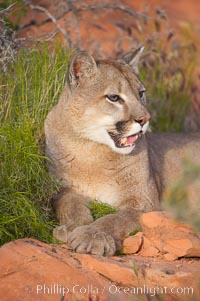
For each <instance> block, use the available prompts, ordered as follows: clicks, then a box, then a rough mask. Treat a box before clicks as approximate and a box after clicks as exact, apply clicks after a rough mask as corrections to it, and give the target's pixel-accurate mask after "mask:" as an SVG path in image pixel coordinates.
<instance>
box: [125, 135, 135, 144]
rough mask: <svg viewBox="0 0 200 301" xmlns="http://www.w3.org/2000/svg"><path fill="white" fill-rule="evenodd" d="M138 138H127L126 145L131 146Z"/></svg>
mask: <svg viewBox="0 0 200 301" xmlns="http://www.w3.org/2000/svg"><path fill="white" fill-rule="evenodd" d="M137 138H138V135H134V136H129V137H127V138H126V139H127V140H126V144H129V145H132V144H133V143H134V142H135V141H136V140H137Z"/></svg>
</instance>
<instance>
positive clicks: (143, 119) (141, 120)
mask: <svg viewBox="0 0 200 301" xmlns="http://www.w3.org/2000/svg"><path fill="white" fill-rule="evenodd" d="M150 119H151V115H150V114H147V115H146V116H144V117H143V116H142V117H140V118H137V119H135V121H136V122H138V123H139V124H140V125H144V124H145V123H146V122H147V121H149V120H150Z"/></svg>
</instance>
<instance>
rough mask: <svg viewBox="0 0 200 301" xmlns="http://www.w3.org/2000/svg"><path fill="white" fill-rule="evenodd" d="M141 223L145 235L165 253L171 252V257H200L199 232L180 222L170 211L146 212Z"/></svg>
mask: <svg viewBox="0 0 200 301" xmlns="http://www.w3.org/2000/svg"><path fill="white" fill-rule="evenodd" d="M141 224H142V229H143V233H144V237H146V238H148V239H149V240H150V242H151V243H152V244H153V246H155V247H156V248H157V249H159V250H160V251H161V252H162V253H163V254H168V253H169V254H171V258H172V257H173V258H178V257H200V235H199V233H195V231H194V229H192V227H190V226H189V225H186V224H181V223H178V222H177V221H175V220H174V219H172V218H171V217H170V216H169V214H168V213H166V212H149V213H145V214H143V215H142V217H141ZM165 257H166V255H165ZM167 257H168V259H169V258H170V256H167Z"/></svg>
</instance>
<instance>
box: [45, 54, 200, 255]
mask: <svg viewBox="0 0 200 301" xmlns="http://www.w3.org/2000/svg"><path fill="white" fill-rule="evenodd" d="M140 54H141V51H140V50H139V51H136V53H134V55H133V56H131V55H130V56H129V57H128V58H126V59H125V61H126V62H125V61H124V60H120V61H99V62H97V63H96V62H95V60H94V59H93V57H91V56H89V55H88V54H86V53H78V54H76V55H75V56H74V57H73V58H72V61H71V64H70V67H69V72H68V81H67V83H66V87H65V89H64V91H63V93H62V95H61V97H60V100H59V102H58V104H57V105H56V106H55V107H54V108H53V109H52V111H51V112H50V113H49V114H48V116H47V119H46V122H45V134H46V153H47V155H48V156H49V158H50V160H51V165H50V167H49V168H50V172H51V173H52V174H53V175H54V176H55V177H56V178H57V179H58V180H59V181H60V183H61V184H62V186H63V187H64V188H65V190H64V192H63V193H62V194H61V195H60V196H59V198H58V200H57V201H56V203H55V207H56V214H57V217H58V219H59V221H60V223H61V226H60V227H57V228H56V229H55V231H54V235H55V236H56V237H57V238H58V239H60V240H63V241H66V242H68V243H70V244H71V246H72V247H73V249H74V250H76V251H77V252H83V253H92V254H100V255H112V254H114V252H115V251H116V249H119V248H120V245H121V242H122V240H123V239H124V237H125V236H127V235H128V234H129V233H130V232H131V231H132V230H133V229H134V228H135V227H137V226H138V220H139V217H140V215H141V213H142V212H147V211H152V210H157V209H159V201H160V198H161V196H162V194H163V192H164V190H165V189H166V188H167V187H168V185H170V184H171V183H173V181H175V180H177V178H178V176H179V175H180V173H181V160H182V158H183V157H184V156H186V155H191V156H192V158H193V160H194V162H196V163H198V164H200V158H199V157H200V156H199V148H200V135H199V134H193V135H192V134H189V135H182V134H180V135H178V134H156V133H146V134H145V135H142V137H139V138H138V140H137V141H136V142H135V148H134V147H132V146H130V147H129V146H128V147H124V148H123V147H122V148H118V147H117V146H116V145H115V143H114V141H113V140H112V138H111V137H110V136H109V135H110V134H108V132H110V133H112V135H114V136H115V135H117V136H115V138H116V137H118V138H119V137H120V138H123V137H129V136H130V135H132V134H135V133H136V132H137V131H138V129H141V131H144V132H145V131H146V128H147V125H148V122H147V121H148V119H149V113H148V111H147V108H146V104H145V97H142V99H140V96H139V91H140V90H141V89H143V88H144V87H143V85H142V83H141V82H140V80H139V78H138V76H137V74H136V73H137V63H138V59H139V56H140ZM127 60H128V61H127ZM106 95H119V96H120V100H119V101H117V102H114V103H113V102H112V101H110V100H109V99H108V98H107V97H106ZM125 140H126V138H125ZM120 141H121V140H120ZM122 141H123V140H122ZM94 198H96V199H98V200H100V201H102V202H106V203H109V204H111V205H112V206H115V207H117V208H118V210H119V211H118V212H117V213H116V214H112V215H108V216H105V217H103V218H100V219H98V220H96V221H95V222H92V221H93V219H92V216H91V213H90V211H89V209H88V207H87V205H88V203H89V202H90V200H93V199H94Z"/></svg>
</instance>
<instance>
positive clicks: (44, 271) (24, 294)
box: [0, 239, 200, 301]
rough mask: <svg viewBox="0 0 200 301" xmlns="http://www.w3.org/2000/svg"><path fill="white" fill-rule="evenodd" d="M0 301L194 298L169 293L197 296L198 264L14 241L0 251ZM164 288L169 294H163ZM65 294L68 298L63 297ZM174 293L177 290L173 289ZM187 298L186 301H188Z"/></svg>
mask: <svg viewBox="0 0 200 301" xmlns="http://www.w3.org/2000/svg"><path fill="white" fill-rule="evenodd" d="M0 258H1V261H0V300H2V301H13V300H14V301H32V300H34V301H35V300H39V301H49V300H50V301H51V300H52V301H54V300H58V301H59V300H62V301H67V300H68V301H71V300H89V297H92V299H91V300H93V301H94V300H111V299H112V300H116V299H117V300H141V298H142V297H140V296H138V297H137V296H136V295H135V292H137V291H138V292H139V293H141V294H142V295H143V297H144V293H148V294H149V295H150V294H151V295H153V294H154V293H155V292H156V293H159V294H161V296H162V297H166V296H167V299H166V298H164V299H163V300H173V301H174V300H180V301H182V300H185V301H186V300H187V301H188V300H190V298H189V296H190V295H188V294H185V295H184V294H179V296H178V295H177V296H176V297H174V296H173V298H172V299H170V298H171V297H170V294H171V289H173V288H175V289H174V290H176V288H177V287H179V288H180V287H182V288H184V287H189V288H193V290H194V292H195V294H196V296H197V298H199V297H200V296H199V290H198V286H197V284H198V279H199V277H200V261H199V260H194V261H193V262H190V263H187V262H181V263H179V264H178V265H177V264H175V263H174V262H173V263H172V262H166V261H163V260H161V259H159V258H145V257H141V256H138V255H137V256H133V255H132V256H117V257H116V256H113V257H101V256H92V255H87V254H76V253H74V252H72V251H71V250H70V249H69V248H68V247H67V245H64V244H63V245H48V244H45V243H42V242H39V241H37V240H33V239H22V240H17V241H13V242H10V243H8V244H6V245H4V246H3V247H2V248H1V249H0ZM164 287H166V289H167V291H166V293H167V295H166V293H165V294H163V290H164ZM62 291H65V296H64V298H62V297H61V293H62ZM174 292H175V293H176V291H174ZM184 298H185V299H184Z"/></svg>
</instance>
